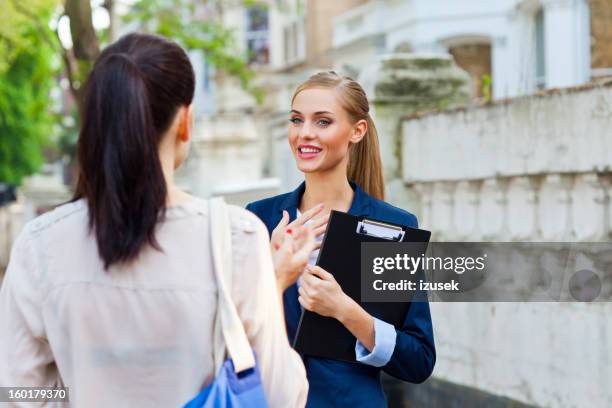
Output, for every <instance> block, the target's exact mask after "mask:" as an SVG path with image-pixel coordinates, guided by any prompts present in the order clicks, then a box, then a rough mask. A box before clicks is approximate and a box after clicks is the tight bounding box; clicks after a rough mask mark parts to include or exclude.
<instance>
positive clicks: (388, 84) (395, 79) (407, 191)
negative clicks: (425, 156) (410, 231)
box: [359, 53, 470, 215]
mask: <svg viewBox="0 0 612 408" xmlns="http://www.w3.org/2000/svg"><path fill="white" fill-rule="evenodd" d="M359 82H360V83H361V84H362V85H363V87H364V89H365V91H366V93H367V94H368V97H369V99H370V104H371V112H372V116H373V117H374V122H375V123H376V127H377V130H378V137H379V139H380V149H381V154H382V162H383V170H384V175H385V180H386V183H387V189H386V193H387V201H389V202H391V203H392V204H395V205H398V206H400V207H402V208H405V209H407V210H410V211H412V212H416V213H417V215H420V212H421V210H420V204H419V199H418V195H417V192H416V191H415V190H414V189H412V188H406V185H405V184H404V182H403V181H402V169H401V162H402V158H401V152H402V146H401V144H402V137H401V128H402V121H403V120H404V118H405V117H407V116H409V115H413V114H415V113H417V112H422V111H427V110H432V109H446V108H449V107H454V106H458V105H465V104H467V103H468V102H469V100H470V76H469V75H468V74H467V73H466V72H465V71H463V70H461V69H460V68H459V67H458V66H457V65H456V64H455V63H454V62H453V59H452V58H451V56H450V55H447V54H440V55H439V54H427V55H425V54H414V53H395V54H389V55H385V56H380V57H379V58H378V59H377V60H375V61H374V62H372V63H371V64H370V65H369V66H367V67H365V68H364V69H363V71H362V74H361V75H360V77H359ZM408 159H409V158H408Z"/></svg>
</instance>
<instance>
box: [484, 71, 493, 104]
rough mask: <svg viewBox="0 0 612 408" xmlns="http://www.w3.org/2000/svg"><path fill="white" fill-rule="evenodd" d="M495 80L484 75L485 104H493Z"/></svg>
mask: <svg viewBox="0 0 612 408" xmlns="http://www.w3.org/2000/svg"><path fill="white" fill-rule="evenodd" d="M492 89H493V80H492V79H491V75H483V76H482V99H483V100H484V101H485V102H491V100H492V99H493V92H492Z"/></svg>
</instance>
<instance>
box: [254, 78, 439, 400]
mask: <svg viewBox="0 0 612 408" xmlns="http://www.w3.org/2000/svg"><path fill="white" fill-rule="evenodd" d="M289 121H290V125H289V137H288V142H289V147H290V148H291V151H292V153H293V155H294V157H295V162H296V165H297V167H298V169H299V170H300V171H301V172H303V173H304V178H305V181H304V182H303V183H302V184H301V185H300V186H299V187H298V188H297V189H296V190H294V191H293V192H290V193H287V194H282V195H279V196H276V197H271V198H267V199H264V200H261V201H257V202H254V203H251V204H249V205H248V206H247V209H249V210H251V211H252V212H254V213H255V214H256V215H257V216H259V218H261V220H262V221H263V222H264V223H265V224H266V226H267V227H268V230H269V231H270V232H271V234H272V245H273V247H278V241H280V240H281V239H282V237H283V236H284V235H286V234H287V232H291V231H292V230H293V229H294V228H295V227H299V226H301V225H303V224H304V223H305V222H307V221H308V219H309V218H310V217H309V213H308V210H310V211H313V209H317V208H323V211H322V212H321V214H329V213H330V211H331V210H338V211H344V212H348V213H349V214H352V215H356V216H368V217H371V218H373V219H378V220H381V221H387V222H390V223H399V224H403V225H407V226H410V227H416V226H417V220H416V217H415V216H414V215H412V214H411V213H409V212H407V211H404V210H402V209H399V208H396V207H393V206H391V205H390V204H387V203H385V202H384V201H383V199H384V181H383V176H382V169H381V159H380V152H379V147H378V136H377V133H376V127H375V126H374V122H373V121H372V118H371V116H370V114H369V104H368V100H367V97H366V95H365V92H364V91H363V89H362V88H361V86H360V85H359V84H358V83H357V82H355V81H354V80H352V79H351V78H348V77H345V76H340V75H338V74H336V73H334V72H322V73H318V74H315V75H314V76H312V77H311V78H309V79H308V80H307V81H306V82H304V83H303V84H302V85H300V86H299V87H298V88H297V90H296V91H295V93H294V95H293V99H292V104H291V112H290V118H289ZM327 216H328V215H327ZM327 216H325V215H320V216H319V217H318V218H314V220H313V224H311V225H313V227H314V228H316V233H317V234H318V235H319V234H322V233H323V231H324V228H325V222H326V220H327V218H326V217H327ZM319 238H320V237H319ZM316 258H317V251H314V252H313V253H312V254H311V257H310V266H309V267H307V268H306V270H305V271H304V272H303V274H302V276H301V279H300V280H299V281H298V282H297V283H295V284H293V285H290V286H288V288H287V290H286V291H285V292H284V305H285V323H286V325H287V331H288V334H289V338H290V340H291V341H293V339H294V337H295V334H296V330H297V326H298V322H299V318H300V313H301V308H304V309H306V310H310V311H312V312H315V313H318V314H320V315H323V316H328V317H332V318H335V319H337V320H339V321H340V322H341V323H342V324H343V325H344V326H345V327H346V328H347V329H348V330H349V331H350V332H351V333H352V334H353V335H354V336H355V337H356V339H357V341H356V344H355V352H356V355H357V359H358V361H359V363H358V364H352V363H346V362H341V361H335V360H327V359H321V358H316V357H309V356H304V357H303V359H304V364H305V366H306V371H307V374H308V381H309V383H310V390H309V394H308V403H307V406H308V407H317V408H318V407H351V408H358V407H381V406H385V405H386V402H385V396H384V393H383V390H382V386H381V382H380V372H381V371H385V372H387V373H388V374H390V375H392V376H394V377H397V378H399V379H402V380H405V381H408V382H413V383H420V382H422V381H424V380H425V379H427V378H428V377H429V376H430V374H431V372H432V370H433V367H434V364H435V359H436V353H435V347H434V340H433V332H432V323H431V316H430V312H429V304H428V303H426V302H415V303H412V304H411V305H410V308H409V311H408V313H407V315H406V317H405V320H404V324H403V326H402V327H401V328H400V329H395V328H394V327H393V326H392V325H391V324H389V323H386V322H384V321H381V320H378V319H375V318H374V317H373V316H371V315H369V314H368V313H367V312H366V311H365V310H364V309H363V308H362V307H361V306H360V305H359V304H358V303H356V302H355V301H353V300H352V299H351V298H350V297H349V296H347V295H346V294H345V293H344V292H343V291H342V288H341V287H340V286H339V285H338V284H337V283H336V281H335V280H334V277H333V276H332V275H331V274H330V273H328V272H327V271H325V270H323V269H321V268H320V267H317V266H312V265H313V264H314V262H315V261H316ZM355 279H359V271H355Z"/></svg>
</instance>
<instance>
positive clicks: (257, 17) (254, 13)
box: [245, 5, 270, 65]
mask: <svg viewBox="0 0 612 408" xmlns="http://www.w3.org/2000/svg"><path fill="white" fill-rule="evenodd" d="M246 20H247V21H246V34H245V37H246V42H247V52H248V56H247V60H248V62H249V64H254V65H267V64H269V63H270V34H269V29H268V27H269V21H268V8H267V7H265V6H261V5H258V6H253V7H250V8H248V9H247V15H246Z"/></svg>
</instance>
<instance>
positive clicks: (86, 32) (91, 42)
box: [65, 0, 100, 61]
mask: <svg viewBox="0 0 612 408" xmlns="http://www.w3.org/2000/svg"><path fill="white" fill-rule="evenodd" d="M65 10H66V14H67V15H68V17H69V18H70V34H71V35H72V46H73V49H74V56H75V57H76V58H77V59H79V60H84V61H93V60H95V59H96V57H97V56H98V54H100V46H99V44H98V37H97V36H96V31H95V30H94V27H93V22H92V17H91V4H90V1H89V0H66V5H65Z"/></svg>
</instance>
